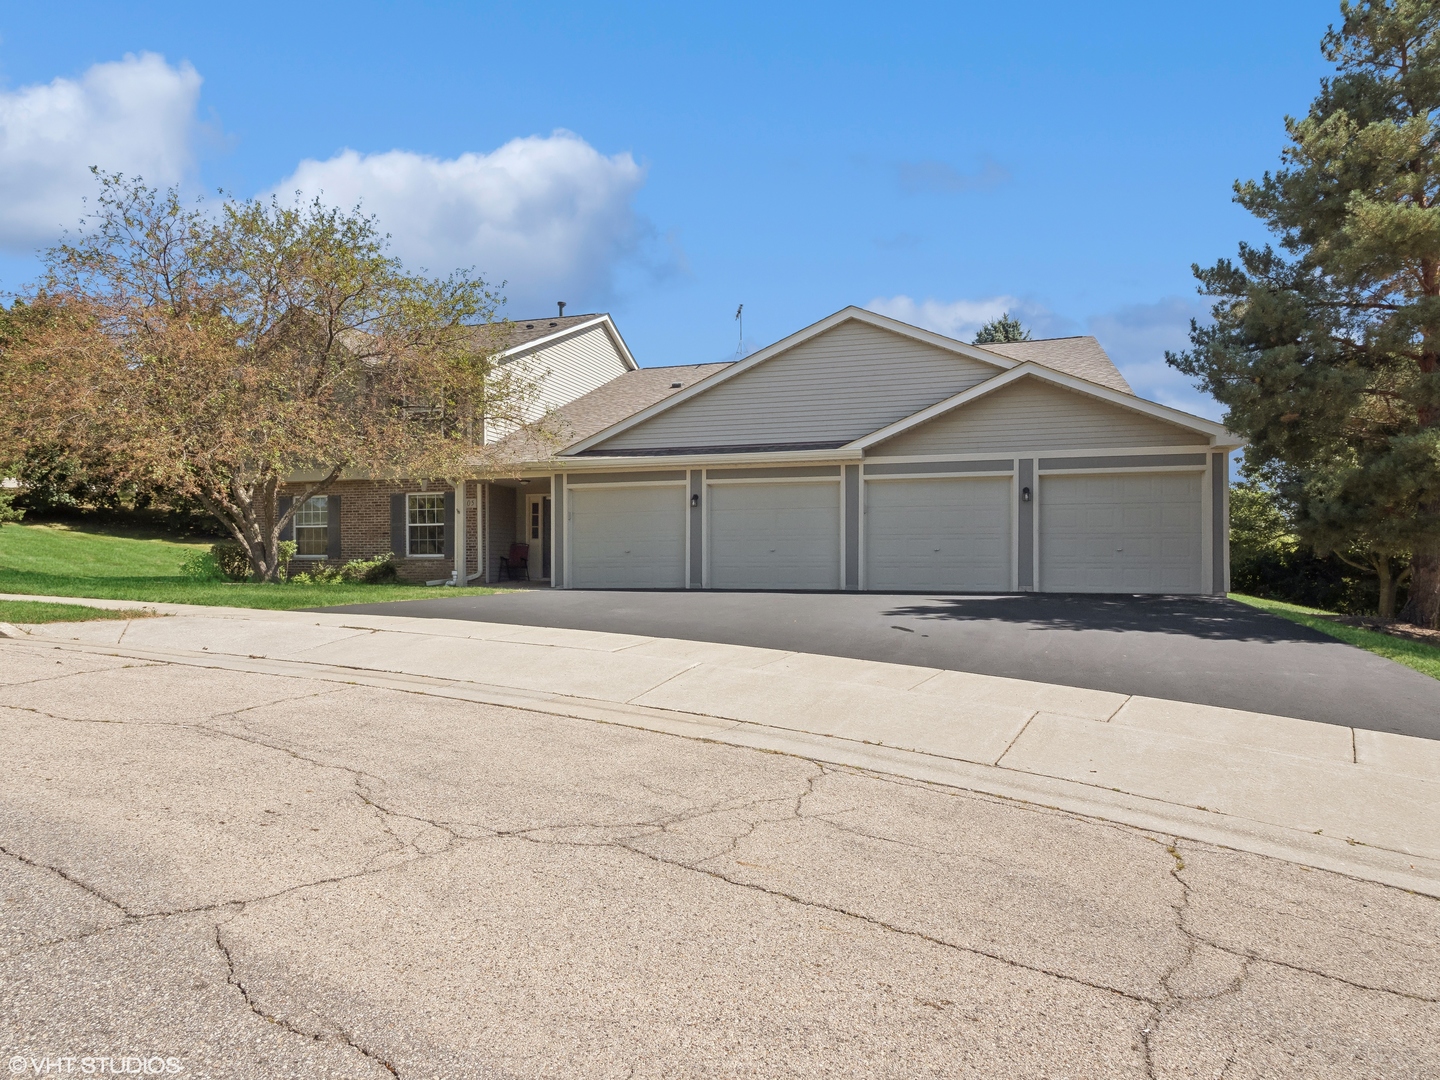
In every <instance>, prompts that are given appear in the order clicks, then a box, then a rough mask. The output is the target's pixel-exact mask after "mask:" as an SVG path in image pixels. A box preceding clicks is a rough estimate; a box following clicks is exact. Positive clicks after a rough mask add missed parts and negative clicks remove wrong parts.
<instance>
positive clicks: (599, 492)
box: [569, 485, 685, 589]
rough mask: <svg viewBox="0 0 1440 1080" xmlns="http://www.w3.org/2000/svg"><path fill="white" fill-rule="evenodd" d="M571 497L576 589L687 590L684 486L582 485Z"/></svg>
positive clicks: (571, 491) (572, 572) (572, 566)
mask: <svg viewBox="0 0 1440 1080" xmlns="http://www.w3.org/2000/svg"><path fill="white" fill-rule="evenodd" d="M569 497H570V515H571V516H570V553H571V554H570V584H571V586H572V587H573V588H577V589H683V588H684V587H685V489H684V488H683V487H682V486H679V485H676V486H664V487H654V486H651V487H598V486H597V487H579V486H577V487H572V488H570V489H569Z"/></svg>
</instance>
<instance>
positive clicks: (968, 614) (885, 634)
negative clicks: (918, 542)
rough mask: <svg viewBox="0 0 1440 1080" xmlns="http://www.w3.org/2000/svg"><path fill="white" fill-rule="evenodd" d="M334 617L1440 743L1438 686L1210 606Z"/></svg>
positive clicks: (796, 607)
mask: <svg viewBox="0 0 1440 1080" xmlns="http://www.w3.org/2000/svg"><path fill="white" fill-rule="evenodd" d="M329 610H332V611H361V612H367V613H371V614H384V615H406V616H412V617H422V618H441V619H475V620H479V621H484V622H499V623H514V624H521V625H528V626H561V627H570V628H573V629H577V630H602V631H609V632H612V633H627V634H640V635H645V636H653V637H671V638H684V639H687V640H692V641H714V642H722V643H726V644H733V645H752V646H758V647H762V648H771V649H785V650H790V651H795V652H808V653H820V654H824V655H831V656H849V657H855V658H857V659H863V660H879V661H884V662H888V663H897V664H916V665H920V666H925V667H937V668H944V669H949V670H955V671H973V672H978V673H980V674H984V675H999V676H1005V677H1008V678H1015V679H1029V680H1033V681H1037V682H1049V683H1060V684H1062V685H1066V686H1083V687H1088V688H1090V689H1094V690H1109V691H1114V692H1117V693H1124V694H1142V695H1145V696H1148V697H1158V698H1167V699H1170V700H1174V701H1193V702H1198V703H1200V704H1204V705H1218V706H1222V707H1225V708H1231V709H1243V710H1246V711H1249V712H1263V713H1274V714H1278V715H1281V716H1298V717H1301V718H1303V719H1306V720H1316V721H1320V722H1322V723H1331V724H1345V725H1351V726H1356V727H1364V728H1370V729H1372V730H1375V731H1392V732H1397V733H1400V734H1404V735H1416V736H1421V737H1423V738H1429V739H1440V682H1437V681H1436V680H1434V679H1431V678H1428V677H1426V676H1424V675H1421V674H1420V673H1419V672H1416V671H1412V670H1411V669H1409V668H1406V667H1403V666H1401V665H1399V664H1396V663H1394V662H1393V661H1390V660H1386V659H1384V658H1382V657H1379V656H1376V655H1374V654H1373V653H1367V652H1364V651H1362V650H1360V649H1356V648H1352V647H1351V646H1349V645H1345V644H1343V643H1341V642H1338V641H1336V640H1335V639H1333V638H1329V637H1326V636H1325V635H1324V634H1321V633H1318V632H1316V631H1313V630H1309V629H1307V628H1305V627H1303V626H1297V625H1295V624H1294V623H1291V622H1288V621H1286V620H1284V619H1280V618H1277V617H1275V616H1271V615H1266V614H1264V613H1262V612H1259V611H1256V610H1255V609H1253V608H1250V607H1247V606H1245V605H1243V604H1239V603H1236V602H1234V601H1232V600H1225V599H1221V598H1215V597H1196V596H1183V597H1167V596H1079V595H1059V594H1026V595H1004V596H925V595H913V594H906V595H887V594H877V593H860V594H856V593H773V592H766V593H739V592H599V591H594V592H591V591H584V590H553V591H552V590H547V589H527V590H515V591H509V592H502V593H498V594H495V595H490V596H460V597H445V596H437V598H436V599H434V600H410V601H404V602H400V603H388V604H370V605H362V606H356V607H349V608H332V609H329Z"/></svg>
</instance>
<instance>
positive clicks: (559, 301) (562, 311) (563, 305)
mask: <svg viewBox="0 0 1440 1080" xmlns="http://www.w3.org/2000/svg"><path fill="white" fill-rule="evenodd" d="M555 302H556V303H557V304H559V305H560V318H562V319H563V318H564V317H565V301H564V300H557V301H555Z"/></svg>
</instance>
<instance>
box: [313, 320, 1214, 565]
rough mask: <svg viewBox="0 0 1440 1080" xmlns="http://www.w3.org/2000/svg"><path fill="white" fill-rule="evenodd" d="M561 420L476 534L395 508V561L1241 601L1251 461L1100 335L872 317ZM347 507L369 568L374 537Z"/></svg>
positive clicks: (513, 441)
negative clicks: (1004, 333)
mask: <svg viewBox="0 0 1440 1080" xmlns="http://www.w3.org/2000/svg"><path fill="white" fill-rule="evenodd" d="M616 337H617V338H618V334H617V335H616ZM555 417H556V419H557V420H558V421H559V422H560V423H561V424H562V425H563V427H564V428H565V430H566V431H567V435H566V439H565V440H564V445H563V446H562V448H561V449H560V450H559V451H558V452H546V451H545V449H544V448H542V447H540V446H537V445H534V444H532V443H530V442H527V436H526V433H524V432H520V433H516V434H514V435H512V436H511V437H510V438H508V439H507V440H504V441H503V442H502V443H501V447H500V448H501V450H502V451H504V452H506V453H507V456H508V457H510V458H511V459H513V460H514V461H515V465H514V467H513V470H511V475H510V476H507V477H503V478H491V479H489V480H486V481H484V482H478V481H472V482H470V483H468V484H466V485H465V489H466V494H465V496H464V497H465V499H466V502H465V503H464V504H463V505H465V506H466V512H465V513H464V514H463V515H459V516H455V515H454V514H453V507H454V505H455V502H454V494H453V493H450V494H448V495H446V494H445V493H435V494H433V495H432V494H430V493H427V492H425V491H424V490H422V489H421V488H420V487H419V486H417V485H411V486H410V489H409V490H406V491H404V492H401V491H399V490H398V489H397V490H395V491H394V492H392V493H391V496H390V497H391V512H390V517H389V519H388V520H389V522H390V525H391V530H392V540H393V542H392V543H391V545H390V546H391V547H392V548H393V550H395V551H396V552H397V553H402V551H403V552H404V553H406V554H407V555H408V556H409V557H410V558H411V559H413V558H415V557H416V553H417V548H418V550H419V552H420V555H419V557H421V558H427V557H430V556H429V555H428V554H427V553H428V552H430V551H431V550H432V549H434V550H438V551H442V552H443V551H454V550H465V551H466V552H467V555H466V559H465V562H464V565H463V567H459V568H457V569H459V570H460V571H461V572H462V573H463V574H464V577H465V578H466V579H467V580H469V579H473V578H475V577H483V578H484V579H485V580H495V577H496V572H497V568H498V560H499V558H500V557H501V556H504V555H506V554H508V551H509V548H510V545H511V544H512V543H516V542H519V543H526V544H528V545H529V547H530V560H529V561H530V576H531V577H532V578H537V579H543V580H548V581H549V583H550V584H551V585H553V586H556V587H561V588H632V589H633V588H641V589H821V590H825V589H833V590H870V591H884V592H891V591H894V592H910V591H914V592H1011V591H1032V590H1041V591H1047V592H1123V593H1223V592H1225V591H1226V588H1227V585H1228V578H1229V567H1228V558H1227V553H1228V548H1229V544H1228V521H1227V491H1228V482H1227V475H1226V461H1227V454H1228V453H1229V452H1230V451H1231V450H1233V449H1235V448H1237V447H1238V446H1239V445H1240V440H1239V439H1238V438H1237V437H1236V436H1234V435H1233V434H1231V433H1230V432H1228V431H1226V430H1225V428H1224V427H1223V426H1221V425H1219V424H1216V423H1214V422H1212V421H1209V420H1204V419H1202V418H1200V417H1196V416H1191V415H1189V414H1187V413H1184V412H1180V411H1179V410H1176V409H1171V408H1169V407H1167V406H1164V405H1159V404H1156V403H1154V402H1150V401H1146V400H1144V399H1142V398H1139V397H1136V396H1135V394H1134V393H1133V392H1132V391H1131V389H1130V387H1129V386H1128V385H1127V384H1126V382H1125V380H1124V378H1123V377H1122V376H1121V375H1120V373H1119V371H1117V370H1116V369H1115V366H1114V365H1113V364H1112V363H1111V362H1110V359H1109V357H1107V356H1106V355H1105V352H1104V350H1102V349H1101V348H1100V345H1099V343H1098V342H1096V341H1095V339H1094V338H1090V337H1072V338H1057V339H1051V340H1044V341H1025V342H1010V343H1005V344H994V345H987V346H978V345H969V344H965V343H963V342H960V341H955V340H953V339H951V338H946V337H944V336H942V335H939V334H935V333H931V332H930V331H927V330H921V329H919V328H917V327H914V326H909V325H907V324H905V323H901V322H898V321H896V320H894V319H890V318H887V317H885V316H882V315H876V314H874V313H873V312H869V311H864V310H861V309H859V308H853V307H852V308H846V309H845V310H843V311H840V312H837V313H836V314H834V315H832V316H830V317H829V318H827V319H824V320H822V321H820V322H818V323H816V324H814V325H813V326H810V327H807V328H806V329H804V330H801V331H800V332H798V333H796V334H793V335H791V336H790V337H788V338H785V339H784V340H783V341H779V342H776V343H775V344H774V345H771V346H770V347H769V348H766V349H762V350H761V351H760V352H757V353H754V354H752V355H750V356H748V357H746V358H745V359H743V360H740V361H738V362H734V363H729V364H702V365H694V366H690V367H677V368H640V369H634V368H630V369H627V370H626V371H624V372H623V373H620V374H617V375H616V376H615V377H613V378H611V379H610V380H608V381H606V382H604V383H603V384H602V385H597V386H596V387H595V388H594V389H592V390H591V391H590V392H589V393H585V394H582V395H579V396H577V397H574V398H573V399H571V400H569V401H567V402H565V403H563V404H560V405H558V407H557V408H556V411H555ZM364 483H369V482H362V481H354V482H347V483H346V484H344V485H340V486H338V487H337V491H339V492H340V493H341V499H342V501H343V500H345V499H348V498H351V496H350V495H349V494H348V493H347V492H348V489H349V488H350V487H351V485H353V484H364ZM342 489H346V490H342ZM447 498H448V500H449V502H448V503H447V502H446V499H447ZM472 500H473V505H472ZM372 501H373V500H372ZM411 503H414V504H415V507H418V508H419V509H420V511H421V516H420V519H417V518H416V514H415V508H414V507H411ZM345 505H346V510H345V514H344V517H343V518H342V528H343V530H344V531H343V532H342V535H341V539H340V541H339V545H340V550H341V551H342V552H344V553H345V555H346V557H350V550H351V548H350V543H349V541H348V540H346V539H345V537H347V536H349V535H350V531H351V530H352V529H354V530H356V532H357V533H361V534H363V533H365V532H366V530H367V526H366V525H365V524H364V523H363V522H359V521H357V522H355V523H354V524H353V525H352V519H351V511H350V509H349V507H350V503H346V504H345ZM402 505H403V506H404V507H405V509H406V513H404V514H401V509H400V508H401V507H402ZM447 506H448V507H449V508H450V509H447ZM397 514H398V515H400V516H399V517H397V516H396V515H397ZM426 514H430V515H431V516H433V517H434V518H435V521H434V523H430V522H429V519H428V518H427V517H425V515H426ZM382 516H383V515H382ZM402 519H403V520H402ZM397 521H398V522H399V523H400V524H399V525H397V524H396V523H397ZM372 529H373V527H372ZM427 530H433V531H427ZM297 535H298V533H297ZM462 536H463V537H464V538H465V539H464V541H463V542H462V543H460V544H459V545H458V547H457V541H456V538H457V537H462ZM402 544H403V545H407V546H406V547H404V548H402ZM447 545H448V546H447ZM360 546H363V544H362V545H360ZM384 548H385V545H381V547H380V548H378V549H374V550H384ZM374 550H372V551H370V552H364V553H370V554H373V553H374ZM361 553H362V552H360V551H359V550H358V548H357V549H356V554H361ZM434 565H435V567H436V569H437V570H439V569H443V570H444V572H445V576H449V573H450V570H451V569H452V565H453V564H452V563H451V562H450V561H449V560H448V557H445V556H443V555H442V558H441V560H440V561H437V562H436V563H434ZM407 576H411V577H413V576H415V575H414V574H413V573H407ZM431 576H432V577H437V578H438V577H440V576H442V575H441V574H440V573H435V574H433V575H431Z"/></svg>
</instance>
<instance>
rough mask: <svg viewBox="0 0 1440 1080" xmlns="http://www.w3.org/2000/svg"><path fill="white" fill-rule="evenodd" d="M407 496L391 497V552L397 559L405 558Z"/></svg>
mask: <svg viewBox="0 0 1440 1080" xmlns="http://www.w3.org/2000/svg"><path fill="white" fill-rule="evenodd" d="M405 548H406V545H405V496H404V495H391V496H390V550H391V551H393V552H394V553H395V557H396V558H397V559H403V558H405V556H406V554H408V553H407V551H406V550H405Z"/></svg>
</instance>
